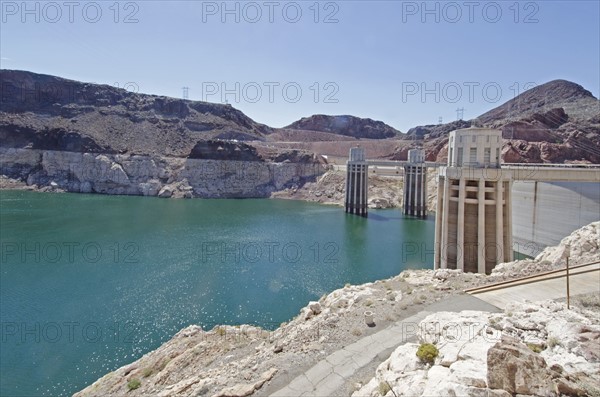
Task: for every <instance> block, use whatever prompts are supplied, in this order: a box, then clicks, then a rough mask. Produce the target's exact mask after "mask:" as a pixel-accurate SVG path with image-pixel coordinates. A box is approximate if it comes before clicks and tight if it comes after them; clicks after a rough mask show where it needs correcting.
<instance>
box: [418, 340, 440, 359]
mask: <svg viewBox="0 0 600 397" xmlns="http://www.w3.org/2000/svg"><path fill="white" fill-rule="evenodd" d="M438 354H439V351H438V348H437V347H435V345H432V344H431V343H422V344H421V346H419V348H418V349H417V357H419V360H421V361H422V362H424V363H429V364H433V362H434V361H435V358H436V357H437V356H438Z"/></svg>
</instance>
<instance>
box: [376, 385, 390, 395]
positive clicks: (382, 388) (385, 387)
mask: <svg viewBox="0 0 600 397" xmlns="http://www.w3.org/2000/svg"><path fill="white" fill-rule="evenodd" d="M390 390H392V388H391V387H390V385H389V383H387V382H379V394H381V395H382V396H385V395H386V394H388V393H389V391H390Z"/></svg>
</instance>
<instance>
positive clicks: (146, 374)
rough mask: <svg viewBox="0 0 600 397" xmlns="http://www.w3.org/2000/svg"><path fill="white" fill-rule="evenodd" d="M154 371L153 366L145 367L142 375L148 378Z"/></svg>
mask: <svg viewBox="0 0 600 397" xmlns="http://www.w3.org/2000/svg"><path fill="white" fill-rule="evenodd" d="M152 372H154V371H152V368H145V369H144V370H143V371H142V376H143V377H144V378H147V377H149V376H150V375H152Z"/></svg>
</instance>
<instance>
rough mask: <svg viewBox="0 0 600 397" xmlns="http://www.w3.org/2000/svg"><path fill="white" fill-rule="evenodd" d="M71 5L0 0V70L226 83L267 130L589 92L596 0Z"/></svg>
mask: <svg viewBox="0 0 600 397" xmlns="http://www.w3.org/2000/svg"><path fill="white" fill-rule="evenodd" d="M74 3H75V4H74V5H65V2H64V1H63V0H60V1H56V2H55V3H48V2H29V3H27V4H26V7H23V6H22V2H21V1H2V22H1V23H2V24H1V32H0V33H1V35H0V36H1V38H0V44H1V66H2V68H5V69H21V70H29V71H33V72H37V73H45V74H52V75H58V76H61V77H65V78H70V79H75V80H81V81H86V82H95V83H105V84H119V85H120V86H123V85H125V84H126V83H133V84H129V85H128V87H129V88H130V89H135V87H138V89H139V92H143V93H149V94H157V95H168V96H173V97H182V87H184V86H187V87H189V97H190V99H196V100H202V99H206V100H208V101H210V102H222V100H223V98H222V95H221V94H222V89H223V88H226V89H228V90H230V91H231V93H230V94H227V96H226V98H225V99H227V100H228V102H229V103H231V104H232V105H233V106H234V107H236V108H239V109H241V110H242V111H243V112H245V113H246V114H247V115H249V116H250V117H252V118H253V119H255V120H256V121H258V122H262V123H265V124H268V125H271V126H275V127H281V126H284V125H287V124H289V123H291V122H293V121H295V120H297V119H299V118H301V117H304V116H309V115H311V114H315V113H324V114H351V115H355V116H359V117H370V118H373V119H377V120H382V121H384V122H386V123H388V124H390V125H392V126H394V127H396V128H398V129H400V130H402V131H404V132H405V131H406V130H407V129H408V128H410V127H413V126H415V125H421V124H427V123H433V124H435V123H437V122H438V118H439V117H442V118H443V121H444V122H448V121H452V120H455V119H456V117H457V112H456V109H457V108H464V109H465V111H464V118H465V119H469V118H473V117H476V116H478V115H479V114H481V113H483V112H485V111H487V110H489V109H491V108H493V107H495V106H497V105H499V104H501V103H503V102H504V101H506V100H509V99H511V98H512V97H514V95H515V92H517V91H518V92H522V90H523V89H524V88H525V87H526V86H527V84H529V83H534V84H542V83H544V82H547V81H550V80H553V79H567V80H571V81H574V82H576V83H578V84H581V85H583V86H584V87H585V88H586V89H588V90H590V91H591V92H592V93H593V94H594V95H595V96H596V97H598V93H599V90H600V8H599V2H598V1H535V2H527V1H523V2H516V1H498V2H486V1H474V2H471V3H469V2H463V1H457V2H427V3H423V2H421V1H418V2H410V1H408V2H407V1H332V2H327V1H323V2H316V1H312V0H310V1H298V2H290V1H270V2H269V1H257V2H247V1H244V2H235V1H232V2H227V3H223V2H222V1H217V2H210V1H208V2H207V1H204V2H203V1H185V2H183V1H182V2H176V1H170V2H166V1H137V2H119V3H116V6H115V2H114V1H112V0H111V1H97V2H89V1H75V2H74ZM317 10H318V12H317ZM228 11H231V12H228ZM299 12H301V15H300V14H299ZM100 13H101V14H100ZM236 18H237V19H239V21H236ZM36 19H37V21H36ZM126 21H127V22H132V23H125V22H126ZM326 22H329V23H326ZM236 83H239V89H237V88H236V87H237V86H236ZM315 83H317V84H316V85H315ZM284 87H285V88H286V91H284ZM484 87H486V89H485V90H484ZM257 88H258V89H260V92H259V90H258V89H257ZM298 89H300V90H301V95H298ZM423 89H427V90H429V93H428V94H427V95H425V97H422V95H421V94H422V90H423ZM236 93H237V94H238V97H237V98H236V96H235V94H236ZM259 93H260V96H259ZM317 94H318V95H317ZM436 95H437V98H436Z"/></svg>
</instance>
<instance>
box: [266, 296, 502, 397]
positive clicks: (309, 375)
mask: <svg viewBox="0 0 600 397" xmlns="http://www.w3.org/2000/svg"><path fill="white" fill-rule="evenodd" d="M461 310H484V311H490V312H497V311H499V309H498V308H497V307H495V306H492V305H490V304H488V303H486V302H484V301H481V300H479V299H477V298H474V297H472V296H470V295H458V296H456V297H452V298H450V299H448V300H446V301H440V302H436V303H434V304H431V305H429V306H427V307H426V308H425V310H423V311H421V312H419V313H417V314H415V315H413V316H410V317H408V318H405V319H403V320H401V321H398V322H397V323H395V324H394V325H391V326H389V327H387V328H384V329H382V330H381V331H379V332H376V333H374V334H371V335H369V336H366V337H364V338H362V339H359V340H358V341H356V342H354V343H352V344H351V345H348V346H346V347H344V348H343V349H341V350H338V351H336V352H335V353H332V354H330V355H329V356H327V357H326V358H325V359H323V360H321V361H319V362H318V363H317V364H316V365H314V366H313V367H311V368H310V369H308V370H307V371H305V372H303V373H302V374H301V375H299V376H297V377H296V378H294V379H293V380H292V381H291V382H290V383H289V384H288V385H287V386H285V387H284V388H282V389H280V390H278V391H276V392H275V393H273V394H271V396H273V397H297V396H307V397H308V396H319V397H323V396H335V395H337V394H336V393H337V392H338V391H339V390H340V389H341V388H342V387H343V385H344V383H345V382H346V381H347V380H348V379H350V378H351V377H352V375H354V374H355V373H356V372H357V371H358V370H359V369H360V368H362V367H364V366H366V365H367V364H369V363H371V361H373V360H375V359H377V357H378V356H379V355H380V354H381V353H383V352H385V351H386V350H389V349H392V348H395V347H397V346H399V345H401V344H403V343H406V342H408V341H413V340H416V336H417V335H416V332H417V325H418V324H419V322H420V321H421V320H423V319H424V318H425V317H427V315H429V314H431V313H434V312H438V311H452V312H458V311H461ZM380 360H381V359H380Z"/></svg>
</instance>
